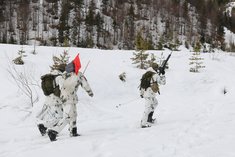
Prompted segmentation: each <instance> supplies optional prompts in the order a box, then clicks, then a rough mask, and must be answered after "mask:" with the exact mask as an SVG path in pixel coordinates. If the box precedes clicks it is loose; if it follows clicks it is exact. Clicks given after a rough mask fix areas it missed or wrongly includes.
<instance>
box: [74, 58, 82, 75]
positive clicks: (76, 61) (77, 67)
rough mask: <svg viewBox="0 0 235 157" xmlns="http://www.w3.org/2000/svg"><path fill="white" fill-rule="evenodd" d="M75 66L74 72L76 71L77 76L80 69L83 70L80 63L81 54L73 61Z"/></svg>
mask: <svg viewBox="0 0 235 157" xmlns="http://www.w3.org/2000/svg"><path fill="white" fill-rule="evenodd" d="M73 64H74V71H75V73H76V75H77V74H78V71H79V69H80V68H81V62H80V58H79V54H78V55H77V56H76V57H75V59H74V60H73Z"/></svg>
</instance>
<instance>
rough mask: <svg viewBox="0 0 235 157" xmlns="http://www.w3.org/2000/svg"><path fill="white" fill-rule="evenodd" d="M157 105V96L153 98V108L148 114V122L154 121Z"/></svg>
mask: <svg viewBox="0 0 235 157" xmlns="http://www.w3.org/2000/svg"><path fill="white" fill-rule="evenodd" d="M157 105H158V101H157V99H156V98H155V97H154V98H152V102H151V110H150V113H149V114H148V120H147V122H149V123H154V121H155V119H153V113H154V110H155V109H156V107H157Z"/></svg>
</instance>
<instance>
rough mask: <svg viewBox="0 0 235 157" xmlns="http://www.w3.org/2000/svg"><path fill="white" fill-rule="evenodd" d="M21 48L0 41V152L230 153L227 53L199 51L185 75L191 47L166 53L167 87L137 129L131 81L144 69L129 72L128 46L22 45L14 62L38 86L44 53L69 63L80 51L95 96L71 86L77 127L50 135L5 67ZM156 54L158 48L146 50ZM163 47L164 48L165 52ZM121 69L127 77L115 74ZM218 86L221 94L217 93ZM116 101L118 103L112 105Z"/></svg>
mask: <svg viewBox="0 0 235 157" xmlns="http://www.w3.org/2000/svg"><path fill="white" fill-rule="evenodd" d="M20 49H21V46H17V45H0V73H1V77H0V81H1V83H0V84H1V85H0V87H1V88H0V89H1V95H0V124H1V127H0V157H30V156H34V157H37V156H38V157H42V156H43V157H49V156H50V157H51V156H56V157H65V156H68V157H77V156H81V157H156V156H158V157H215V156H220V157H234V156H235V151H234V148H235V134H234V130H235V99H234V96H235V86H234V84H235V70H234V69H233V68H234V67H235V57H234V56H231V55H230V54H228V53H213V54H208V53H206V54H201V56H202V57H203V58H204V61H203V62H204V65H205V66H206V68H205V69H203V70H201V72H200V73H190V72H189V68H190V66H189V57H190V56H191V52H188V50H185V49H183V48H182V49H181V51H178V52H173V54H172V57H171V59H170V61H169V66H170V68H169V69H168V70H167V71H166V77H167V84H166V85H165V86H162V87H161V95H158V100H159V106H158V107H157V109H156V112H155V115H154V116H155V117H156V118H157V124H156V125H154V126H152V127H151V128H144V129H142V128H140V127H139V124H140V119H141V117H142V114H143V110H144V100H143V99H141V98H139V92H138V85H139V80H140V77H141V75H142V74H143V73H144V70H139V69H136V68H135V67H134V66H133V65H132V63H131V60H130V58H131V57H132V56H133V54H132V53H133V51H118V50H116V51H112V50H107V51H103V50H97V49H79V48H56V47H37V49H36V51H37V52H38V54H37V55H33V54H31V53H30V52H31V51H32V50H33V47H30V46H24V50H25V51H26V54H27V57H24V61H25V65H24V66H16V69H17V71H23V72H25V73H26V74H29V75H30V76H32V77H33V78H34V79H33V80H34V81H35V80H36V81H35V82H37V83H38V84H39V85H40V76H41V75H42V74H45V73H47V72H48V71H49V66H50V65H51V64H52V56H53V55H59V54H61V53H62V52H63V51H64V50H68V51H69V55H70V56H71V57H70V60H71V59H73V58H74V57H75V56H76V54H77V53H80V58H81V62H82V66H83V67H82V69H81V70H82V71H83V70H84V68H85V65H86V64H87V62H88V61H89V60H90V61H91V62H90V64H89V67H88V69H87V71H86V73H85V75H86V77H87V79H88V81H89V83H90V85H91V87H92V89H93V91H94V94H95V96H94V97H93V98H90V97H89V96H88V95H87V94H86V93H85V92H84V91H83V90H80V89H79V91H78V93H77V94H78V97H79V103H78V105H77V110H78V132H79V133H80V134H82V136H80V137H74V138H71V137H69V134H68V130H67V128H66V129H64V130H63V131H62V133H61V134H60V135H59V137H58V140H57V141H55V142H50V140H49V138H48V137H42V136H41V135H40V133H39V132H38V130H37V127H36V124H35V121H36V119H35V115H36V113H38V112H39V111H40V109H41V107H42V105H43V102H44V95H43V93H42V91H41V89H40V88H39V86H35V90H36V92H37V94H36V95H35V96H38V98H39V101H38V102H36V103H35V104H34V106H33V108H32V107H31V106H30V103H29V99H28V98H27V97H26V96H25V95H24V94H23V93H22V91H20V90H19V89H18V87H17V86H16V84H14V80H13V79H12V77H11V76H10V75H9V73H8V72H7V70H9V69H11V68H10V67H9V66H10V62H11V60H12V59H14V58H15V57H16V56H17V52H18V50H20ZM152 53H154V54H155V55H157V56H160V54H161V52H160V51H152ZM169 53H170V52H169V51H167V50H166V51H164V55H165V56H167V55H168V54H169ZM122 72H126V74H127V81H126V82H125V83H123V82H121V81H120V80H119V78H118V75H119V74H121V73H122ZM224 89H226V91H227V93H226V94H223V91H224ZM119 104H122V105H121V106H120V107H119V108H116V106H117V105H119Z"/></svg>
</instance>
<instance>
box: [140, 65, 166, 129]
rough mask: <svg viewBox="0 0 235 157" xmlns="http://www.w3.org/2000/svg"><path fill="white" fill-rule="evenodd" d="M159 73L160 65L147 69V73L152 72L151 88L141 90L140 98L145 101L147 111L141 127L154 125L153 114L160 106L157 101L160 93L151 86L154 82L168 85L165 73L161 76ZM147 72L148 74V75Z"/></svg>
mask: <svg viewBox="0 0 235 157" xmlns="http://www.w3.org/2000/svg"><path fill="white" fill-rule="evenodd" d="M157 71H158V65H157V64H153V66H152V67H150V68H148V69H147V72H152V74H153V75H152V76H151V80H150V86H149V87H147V88H146V89H144V88H140V96H141V97H142V98H144V99H145V111H144V115H143V118H142V120H141V127H142V128H145V127H150V126H151V125H152V124H153V123H154V120H155V119H153V113H154V110H155V108H156V107H157V105H158V101H157V99H156V94H157V92H158V91H155V90H154V89H153V88H152V87H151V84H152V83H154V82H157V84H161V85H165V83H166V78H165V75H164V74H165V72H162V73H163V75H159V74H158V73H157ZM147 72H146V73H147Z"/></svg>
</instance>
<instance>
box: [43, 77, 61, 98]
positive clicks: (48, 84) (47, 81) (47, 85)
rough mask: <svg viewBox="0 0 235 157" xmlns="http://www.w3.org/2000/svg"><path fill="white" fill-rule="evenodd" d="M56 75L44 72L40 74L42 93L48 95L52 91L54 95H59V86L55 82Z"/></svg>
mask: <svg viewBox="0 0 235 157" xmlns="http://www.w3.org/2000/svg"><path fill="white" fill-rule="evenodd" d="M57 76H59V75H52V74H45V75H43V76H41V80H42V82H41V87H42V91H43V93H44V95H46V96H48V95H50V94H52V93H53V94H54V95H55V96H58V97H60V88H59V85H56V82H55V78H56V77H57Z"/></svg>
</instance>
